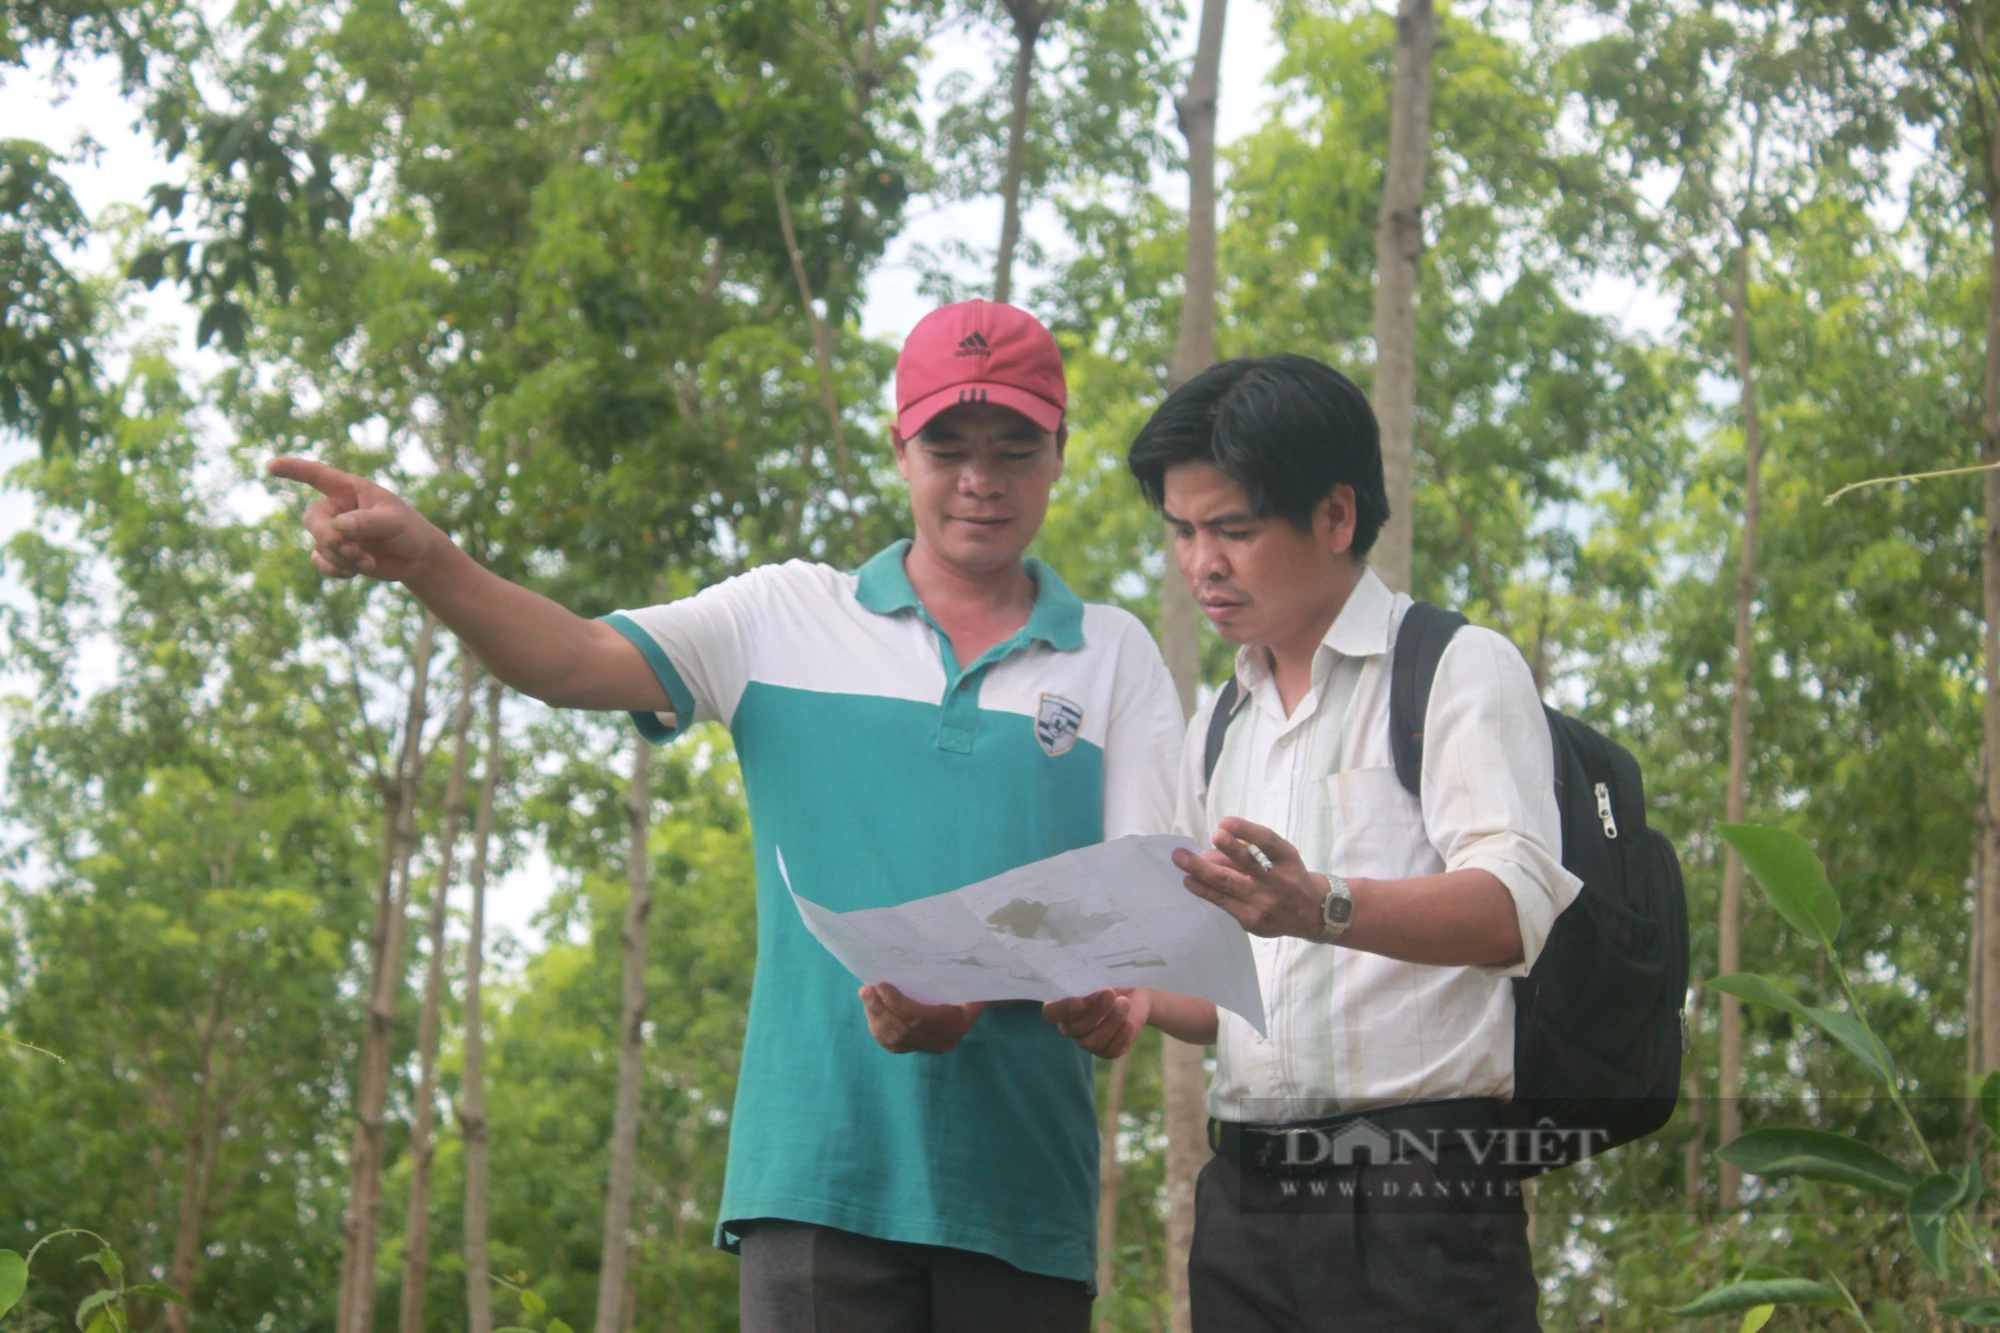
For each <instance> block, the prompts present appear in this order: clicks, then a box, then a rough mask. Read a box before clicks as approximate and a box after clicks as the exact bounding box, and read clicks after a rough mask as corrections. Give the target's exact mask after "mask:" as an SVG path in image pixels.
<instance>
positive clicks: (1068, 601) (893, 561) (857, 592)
mask: <svg viewBox="0 0 2000 1333" xmlns="http://www.w3.org/2000/svg"><path fill="white" fill-rule="evenodd" d="M909 554H910V539H909V538H908V537H905V538H903V539H902V540H901V541H898V542H894V543H891V544H890V545H888V546H885V547H883V548H882V550H881V551H880V552H878V553H877V554H876V555H875V556H874V557H873V558H871V559H870V560H869V561H868V563H866V564H864V565H863V566H861V568H860V570H859V571H857V573H856V575H855V584H854V596H855V600H856V601H858V602H860V603H861V605H862V606H864V607H866V608H867V609H868V610H870V611H873V612H874V613H875V614H877V615H881V616H892V615H895V614H896V613H897V612H898V611H909V610H915V611H917V612H919V613H920V614H923V615H924V618H925V619H926V620H928V619H929V618H930V617H929V613H928V612H925V611H924V604H923V603H922V602H920V601H918V600H917V590H916V589H915V588H912V587H911V586H910V575H909V572H908V571H907V570H906V569H904V568H903V561H904V560H905V559H907V558H908V556H909ZM1021 565H1022V567H1023V568H1024V569H1026V570H1027V571H1028V577H1029V578H1030V579H1032V580H1034V584H1035V606H1034V609H1033V610H1032V611H1030V612H1029V613H1028V623H1027V624H1026V625H1024V626H1022V628H1021V637H1022V638H1025V639H1039V640H1041V641H1042V642H1043V643H1046V644H1047V645H1048V646H1049V647H1051V648H1053V649H1055V650H1056V651H1057V652H1064V653H1067V652H1073V651H1075V650H1076V649H1078V648H1081V647H1083V602H1082V601H1081V600H1079V599H1078V597H1077V595H1076V594H1075V593H1073V592H1071V591H1070V590H1069V585H1067V584H1065V583H1064V582H1063V581H1062V577H1061V576H1060V575H1058V574H1057V573H1056V572H1055V571H1054V570H1053V569H1050V568H1049V567H1048V566H1047V565H1045V564H1043V563H1042V562H1041V561H1039V560H1037V559H1035V558H1034V557H1032V556H1030V557H1029V558H1028V559H1026V560H1023V561H1022V562H1021Z"/></svg>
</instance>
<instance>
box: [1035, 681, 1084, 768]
mask: <svg viewBox="0 0 2000 1333" xmlns="http://www.w3.org/2000/svg"><path fill="white" fill-rule="evenodd" d="M1082 726H1083V708H1082V706H1081V705H1079V704H1077V703H1075V702H1073V701H1071V700H1069V699H1065V698H1063V697H1062V696H1061V695H1060V694H1044V695H1043V696H1042V706H1041V709H1040V711H1039V712H1038V713H1037V714H1036V715H1035V739H1036V740H1038V741H1040V742H1041V744H1042V749H1043V750H1044V751H1046V752H1047V754H1048V756H1049V758H1051V759H1053V758H1055V757H1056V756H1057V755H1063V754H1068V753H1069V747H1070V746H1072V745H1075V744H1076V733H1077V731H1078V730H1079V729H1080V728H1081V727H1082Z"/></svg>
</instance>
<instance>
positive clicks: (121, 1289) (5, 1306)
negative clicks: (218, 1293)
mask: <svg viewBox="0 0 2000 1333" xmlns="http://www.w3.org/2000/svg"><path fill="white" fill-rule="evenodd" d="M68 1236H88V1237H89V1238H90V1239H92V1240H94V1241H96V1242H97V1243H98V1245H99V1246H100V1247H101V1248H99V1249H96V1250H93V1251H91V1252H90V1253H89V1254H86V1255H84V1256H82V1257H81V1258H79V1259H78V1260H77V1261H76V1262H77V1264H78V1265H80V1266H81V1265H85V1264H89V1265H92V1266H94V1267H96V1268H97V1269H98V1270H99V1271H100V1272H102V1273H103V1275H104V1278H105V1280H106V1281H107V1282H109V1283H110V1285H109V1286H105V1287H99V1288H98V1289H96V1290H95V1291H92V1292H91V1293H90V1294H89V1295H87V1296H85V1297H84V1298H83V1299H82V1300H81V1301H79V1302H77V1306H76V1313H75V1315H74V1316H73V1317H74V1320H75V1323H76V1327H77V1328H78V1329H79V1330H81V1333H131V1330H132V1329H133V1328H135V1327H137V1326H138V1325H136V1324H135V1323H134V1321H133V1318H132V1302H133V1301H134V1300H137V1301H142V1302H155V1303H166V1304H173V1305H179V1306H182V1307H185V1306H186V1305H187V1301H186V1300H185V1299H184V1298H183V1297H182V1296H181V1294H180V1293H179V1292H177V1291H175V1290H174V1289H173V1288H172V1287H167V1286H163V1285H161V1284H160V1283H157V1282H139V1283H133V1282H130V1281H128V1280H127V1278H126V1275H125V1262H124V1260H122V1259H120V1258H119V1257H118V1252H117V1251H116V1250H114V1249H112V1248H111V1246H110V1245H109V1244H107V1243H106V1242H105V1240H104V1238H103V1237H102V1236H100V1235H98V1234H97V1233H96V1232H94V1231H85V1230H82V1229H81V1228H76V1227H70V1228H66V1229H64V1230H61V1231H54V1232H51V1233H49V1234H48V1235H47V1236H44V1237H43V1238H42V1239H41V1240H39V1241H37V1242H36V1243H35V1245H34V1247H33V1248H32V1249H30V1250H29V1251H28V1253H27V1254H26V1255H25V1256H23V1255H20V1254H17V1253H15V1252H14V1251H13V1250H0V1316H5V1315H6V1314H7V1312H8V1311H10V1310H13V1309H14V1308H15V1307H16V1306H17V1305H19V1304H20V1302H21V1300H22V1298H23V1297H24V1296H25V1295H27V1294H28V1269H29V1266H30V1265H31V1264H33V1263H34V1261H35V1256H36V1255H37V1254H39V1253H41V1251H42V1247H43V1246H44V1245H47V1244H49V1243H50V1242H51V1241H56V1240H61V1239H63V1238H64V1237H68ZM37 1295H39V1293H37ZM141 1308H144V1307H143V1306H142V1307H141ZM22 1309H23V1313H24V1314H32V1313H34V1309H33V1304H32V1303H31V1304H30V1305H28V1306H25V1307H22ZM43 1322H44V1323H45V1324H46V1323H49V1322H55V1321H52V1320H44V1321H43Z"/></svg>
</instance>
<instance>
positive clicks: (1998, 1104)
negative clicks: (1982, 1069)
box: [1979, 1069, 2000, 1134]
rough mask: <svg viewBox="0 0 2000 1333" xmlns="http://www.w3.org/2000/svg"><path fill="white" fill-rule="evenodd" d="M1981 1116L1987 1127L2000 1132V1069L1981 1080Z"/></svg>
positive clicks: (1996, 1132) (1997, 1132)
mask: <svg viewBox="0 0 2000 1333" xmlns="http://www.w3.org/2000/svg"><path fill="white" fill-rule="evenodd" d="M1979 1118H1980V1119H1981V1120H1984V1121H1985V1122H1986V1128H1988V1129H1990V1130H1992V1131H1993V1132H1994V1133H1995V1134H2000V1069H1996V1070H1994V1071H1993V1072H1992V1073H1990V1074H1988V1075H1987V1076H1986V1077H1985V1078H1983V1079H1981V1080H1980V1081H1979Z"/></svg>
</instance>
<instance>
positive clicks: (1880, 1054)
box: [1806, 1009, 1896, 1083]
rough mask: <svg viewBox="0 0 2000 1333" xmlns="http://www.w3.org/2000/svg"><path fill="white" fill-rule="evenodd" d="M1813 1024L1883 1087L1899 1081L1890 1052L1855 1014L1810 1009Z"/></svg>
mask: <svg viewBox="0 0 2000 1333" xmlns="http://www.w3.org/2000/svg"><path fill="white" fill-rule="evenodd" d="M1806 1013H1808V1014H1809V1015H1811V1016H1812V1020H1813V1022H1815V1023H1817V1024H1819V1025H1820V1026H1821V1027H1822V1028H1824V1029H1826V1031H1828V1032H1830V1033H1832V1034H1833V1038H1834V1040H1835V1041H1838V1042H1839V1043H1840V1044H1841V1045H1842V1046H1845V1047H1846V1048H1847V1049H1848V1050H1850V1051H1853V1052H1854V1054H1855V1055H1856V1056H1857V1057H1859V1059H1860V1061H1861V1063H1862V1064H1864V1065H1867V1066H1868V1068H1869V1069H1870V1070H1871V1071H1873V1072H1874V1074H1875V1077H1877V1078H1879V1079H1881V1080H1882V1081H1883V1082H1884V1083H1894V1082H1895V1081H1896V1057H1895V1056H1893V1055H1891V1054H1889V1048H1888V1047H1887V1046H1885V1045H1883V1044H1882V1039H1881V1038H1880V1037H1878V1036H1876V1035H1875V1030H1874V1029H1873V1028H1871V1027H1869V1026H1868V1023H1867V1020H1865V1019H1863V1018H1860V1017H1859V1016H1857V1015H1855V1014H1847V1013H1841V1012H1839V1011H1838V1010H1834V1009H1808V1010H1806Z"/></svg>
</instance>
